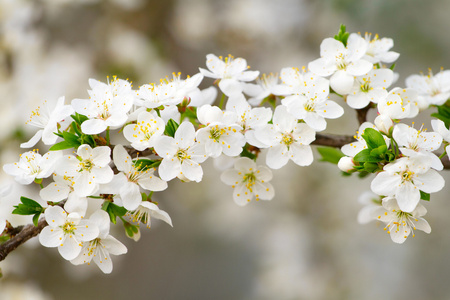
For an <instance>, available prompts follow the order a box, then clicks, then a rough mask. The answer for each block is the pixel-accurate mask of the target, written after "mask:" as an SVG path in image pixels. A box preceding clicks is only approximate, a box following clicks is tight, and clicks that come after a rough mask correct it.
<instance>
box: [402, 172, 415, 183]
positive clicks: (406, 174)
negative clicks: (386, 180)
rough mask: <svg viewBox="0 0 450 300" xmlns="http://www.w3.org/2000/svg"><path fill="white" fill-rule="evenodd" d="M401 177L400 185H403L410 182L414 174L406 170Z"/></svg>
mask: <svg viewBox="0 0 450 300" xmlns="http://www.w3.org/2000/svg"><path fill="white" fill-rule="evenodd" d="M401 176H402V183H404V182H405V181H411V180H412V178H413V176H414V172H411V171H410V170H406V171H403V172H402V173H401Z"/></svg>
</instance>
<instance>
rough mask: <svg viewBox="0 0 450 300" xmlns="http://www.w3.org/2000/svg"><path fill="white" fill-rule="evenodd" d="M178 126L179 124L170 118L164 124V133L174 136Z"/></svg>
mask: <svg viewBox="0 0 450 300" xmlns="http://www.w3.org/2000/svg"><path fill="white" fill-rule="evenodd" d="M179 126H180V125H178V123H177V122H175V121H174V120H173V119H170V120H169V121H168V122H167V124H166V129H165V130H164V134H165V135H168V136H171V137H174V136H175V132H176V131H177V129H178V127H179Z"/></svg>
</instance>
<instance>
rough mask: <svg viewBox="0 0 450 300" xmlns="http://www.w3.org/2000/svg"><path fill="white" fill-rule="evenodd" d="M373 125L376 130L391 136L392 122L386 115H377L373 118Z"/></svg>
mask: <svg viewBox="0 0 450 300" xmlns="http://www.w3.org/2000/svg"><path fill="white" fill-rule="evenodd" d="M374 123H375V126H376V127H377V128H378V130H379V131H380V132H382V133H384V134H386V135H388V136H391V133H392V129H393V126H394V122H393V121H392V119H391V118H390V117H389V116H388V115H383V114H381V115H379V116H377V117H376V118H375V121H374Z"/></svg>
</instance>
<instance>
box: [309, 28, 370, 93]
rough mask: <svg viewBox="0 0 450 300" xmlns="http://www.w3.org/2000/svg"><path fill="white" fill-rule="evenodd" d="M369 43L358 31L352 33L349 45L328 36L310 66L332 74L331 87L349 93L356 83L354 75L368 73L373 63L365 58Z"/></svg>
mask: <svg viewBox="0 0 450 300" xmlns="http://www.w3.org/2000/svg"><path fill="white" fill-rule="evenodd" d="M366 51H367V43H366V42H365V40H364V39H363V38H362V37H361V36H359V35H358V34H356V33H352V34H350V36H349V38H348V40H347V46H344V44H343V43H342V42H340V41H338V40H336V39H334V38H326V39H324V40H323V42H322V44H321V45H320V56H321V58H318V59H316V60H314V61H312V62H310V63H309V65H308V68H309V69H310V70H311V71H312V72H314V73H316V74H318V75H320V76H324V77H326V76H330V75H332V76H331V77H330V86H331V88H332V89H333V90H334V91H335V92H337V93H339V94H341V95H344V94H348V93H349V92H350V90H351V88H352V87H353V85H354V81H355V79H354V77H355V76H361V75H364V74H366V73H367V72H369V71H370V69H371V68H372V63H371V62H369V61H367V60H365V59H363V56H364V55H365V54H366Z"/></svg>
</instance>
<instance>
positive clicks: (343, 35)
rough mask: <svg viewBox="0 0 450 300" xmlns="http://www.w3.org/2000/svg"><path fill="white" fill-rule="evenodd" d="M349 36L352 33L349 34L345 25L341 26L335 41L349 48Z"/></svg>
mask: <svg viewBox="0 0 450 300" xmlns="http://www.w3.org/2000/svg"><path fill="white" fill-rule="evenodd" d="M349 35H350V33H348V32H347V30H346V27H345V25H344V24H341V26H340V28H339V32H338V34H337V35H335V36H334V39H336V40H338V41H340V42H342V43H343V44H344V46H346V47H347V40H348V37H349Z"/></svg>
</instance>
